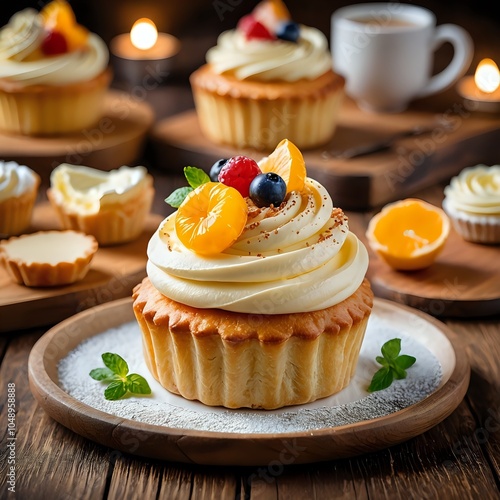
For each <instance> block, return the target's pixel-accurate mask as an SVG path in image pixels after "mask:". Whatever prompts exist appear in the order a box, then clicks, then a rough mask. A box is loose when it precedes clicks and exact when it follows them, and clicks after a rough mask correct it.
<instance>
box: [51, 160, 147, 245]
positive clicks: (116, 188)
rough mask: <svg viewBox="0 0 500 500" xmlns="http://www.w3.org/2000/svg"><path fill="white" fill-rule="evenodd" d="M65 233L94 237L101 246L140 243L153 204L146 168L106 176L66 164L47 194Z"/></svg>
mask: <svg viewBox="0 0 500 500" xmlns="http://www.w3.org/2000/svg"><path fill="white" fill-rule="evenodd" d="M47 196H48V198H49V201H50V203H51V204H52V206H53V207H54V209H55V210H56V212H57V214H58V217H59V220H60V222H61V225H62V227H63V228H64V229H73V230H76V231H82V232H84V233H87V234H91V235H93V236H94V237H95V238H96V239H97V241H98V242H99V245H113V244H118V243H125V242H128V241H132V240H135V239H137V238H138V237H139V236H140V234H141V233H142V230H143V228H144V223H145V220H146V217H147V215H148V214H149V212H150V210H151V205H152V203H153V197H154V188H153V178H152V177H151V175H149V174H148V172H147V170H146V168H145V167H141V166H139V167H127V166H122V167H120V168H119V169H115V170H111V171H109V172H105V171H102V170H98V169H95V168H91V167H85V166H76V165H69V164H67V163H63V164H61V165H59V166H58V167H56V168H55V169H54V170H53V171H52V173H51V176H50V188H49V189H48V191H47Z"/></svg>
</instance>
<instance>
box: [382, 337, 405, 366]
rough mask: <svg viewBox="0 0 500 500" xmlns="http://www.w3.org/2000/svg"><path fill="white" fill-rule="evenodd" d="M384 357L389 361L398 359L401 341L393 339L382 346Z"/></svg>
mask: <svg viewBox="0 0 500 500" xmlns="http://www.w3.org/2000/svg"><path fill="white" fill-rule="evenodd" d="M381 351H382V355H383V356H384V358H385V359H386V360H387V361H391V360H392V359H394V358H396V357H397V356H398V354H399V353H400V352H401V339H391V340H388V341H387V342H386V343H385V344H384V345H383V346H382V349H381Z"/></svg>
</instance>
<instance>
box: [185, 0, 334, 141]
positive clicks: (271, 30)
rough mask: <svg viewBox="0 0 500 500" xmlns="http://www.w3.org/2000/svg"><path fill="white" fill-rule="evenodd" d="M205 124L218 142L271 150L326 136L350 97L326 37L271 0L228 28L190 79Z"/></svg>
mask: <svg viewBox="0 0 500 500" xmlns="http://www.w3.org/2000/svg"><path fill="white" fill-rule="evenodd" d="M190 82H191V87H192V90H193V95H194V100H195V105H196V110H197V114H198V118H199V123H200V127H201V129H202V131H203V133H204V135H206V136H207V137H208V138H209V139H211V140H213V141H214V142H216V143H223V144H228V145H232V146H235V147H238V148H243V147H253V148H257V149H263V150H271V149H272V148H273V147H274V146H275V145H276V144H277V143H278V142H279V141H280V140H282V139H284V138H285V137H286V138H288V139H290V140H291V141H292V142H294V143H295V144H296V145H297V146H298V147H299V148H301V149H304V148H311V147H314V146H318V145H321V144H323V143H325V142H327V141H328V140H329V139H330V138H331V137H332V135H333V133H334V131H335V128H336V125H337V120H338V112H339V108H340V104H341V102H342V100H343V96H344V79H343V78H342V77H341V76H339V75H337V74H335V73H334V72H333V71H332V59H331V54H330V52H329V50H328V41H327V39H326V37H325V35H324V34H323V33H322V32H321V31H319V30H318V29H316V28H312V27H309V26H304V25H299V24H297V23H295V22H293V21H292V20H291V17H290V14H289V12H288V10H287V8H286V7H285V5H284V4H283V3H282V2H281V0H265V1H263V2H261V3H260V4H259V5H257V7H256V8H255V9H254V11H253V12H252V13H251V14H249V15H247V16H245V17H243V18H242V19H241V20H240V22H239V23H238V26H237V27H236V29H233V30H229V31H225V32H224V33H222V34H221V35H220V36H219V38H218V41H217V45H216V46H215V47H213V48H211V49H210V50H209V51H208V52H207V55H206V64H204V65H203V66H201V67H200V68H199V69H197V70H196V71H195V72H194V73H193V74H192V75H191V77H190Z"/></svg>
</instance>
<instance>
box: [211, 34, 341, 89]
mask: <svg viewBox="0 0 500 500" xmlns="http://www.w3.org/2000/svg"><path fill="white" fill-rule="evenodd" d="M206 60H207V62H208V63H209V64H211V66H212V67H213V69H214V71H215V72H216V73H219V74H231V75H234V76H235V77H236V78H237V79H239V80H245V79H252V80H261V81H270V80H281V81H287V82H294V81H297V80H300V79H302V78H306V79H309V80H313V79H314V78H317V77H319V76H320V75H322V74H323V73H325V72H326V71H328V70H329V69H331V67H332V61H331V56H330V53H329V51H328V42H327V39H326V37H325V35H323V33H322V32H321V31H319V30H318V29H316V28H311V27H309V26H300V37H299V39H298V40H297V42H296V43H295V42H288V41H285V40H247V39H246V37H245V35H244V34H243V33H241V32H240V31H239V30H230V31H225V32H224V33H222V34H221V35H220V36H219V38H218V40H217V45H216V46H215V47H213V48H211V49H210V50H209V51H208V52H207V56H206Z"/></svg>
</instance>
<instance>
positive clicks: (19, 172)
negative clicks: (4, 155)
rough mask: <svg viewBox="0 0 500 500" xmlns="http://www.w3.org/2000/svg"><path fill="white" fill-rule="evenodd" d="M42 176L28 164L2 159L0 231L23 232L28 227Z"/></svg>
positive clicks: (0, 173) (0, 163) (10, 233)
mask: <svg viewBox="0 0 500 500" xmlns="http://www.w3.org/2000/svg"><path fill="white" fill-rule="evenodd" d="M39 186H40V176H39V175H38V174H37V173H36V172H34V171H33V170H31V168H29V167H27V166H26V165H18V164H17V163H16V162H14V161H7V162H4V161H0V233H1V234H6V235H15V234H21V233H23V232H24V231H26V229H28V227H29V225H30V222H31V216H32V213H33V207H34V206H35V202H36V198H37V194H38V188H39Z"/></svg>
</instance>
